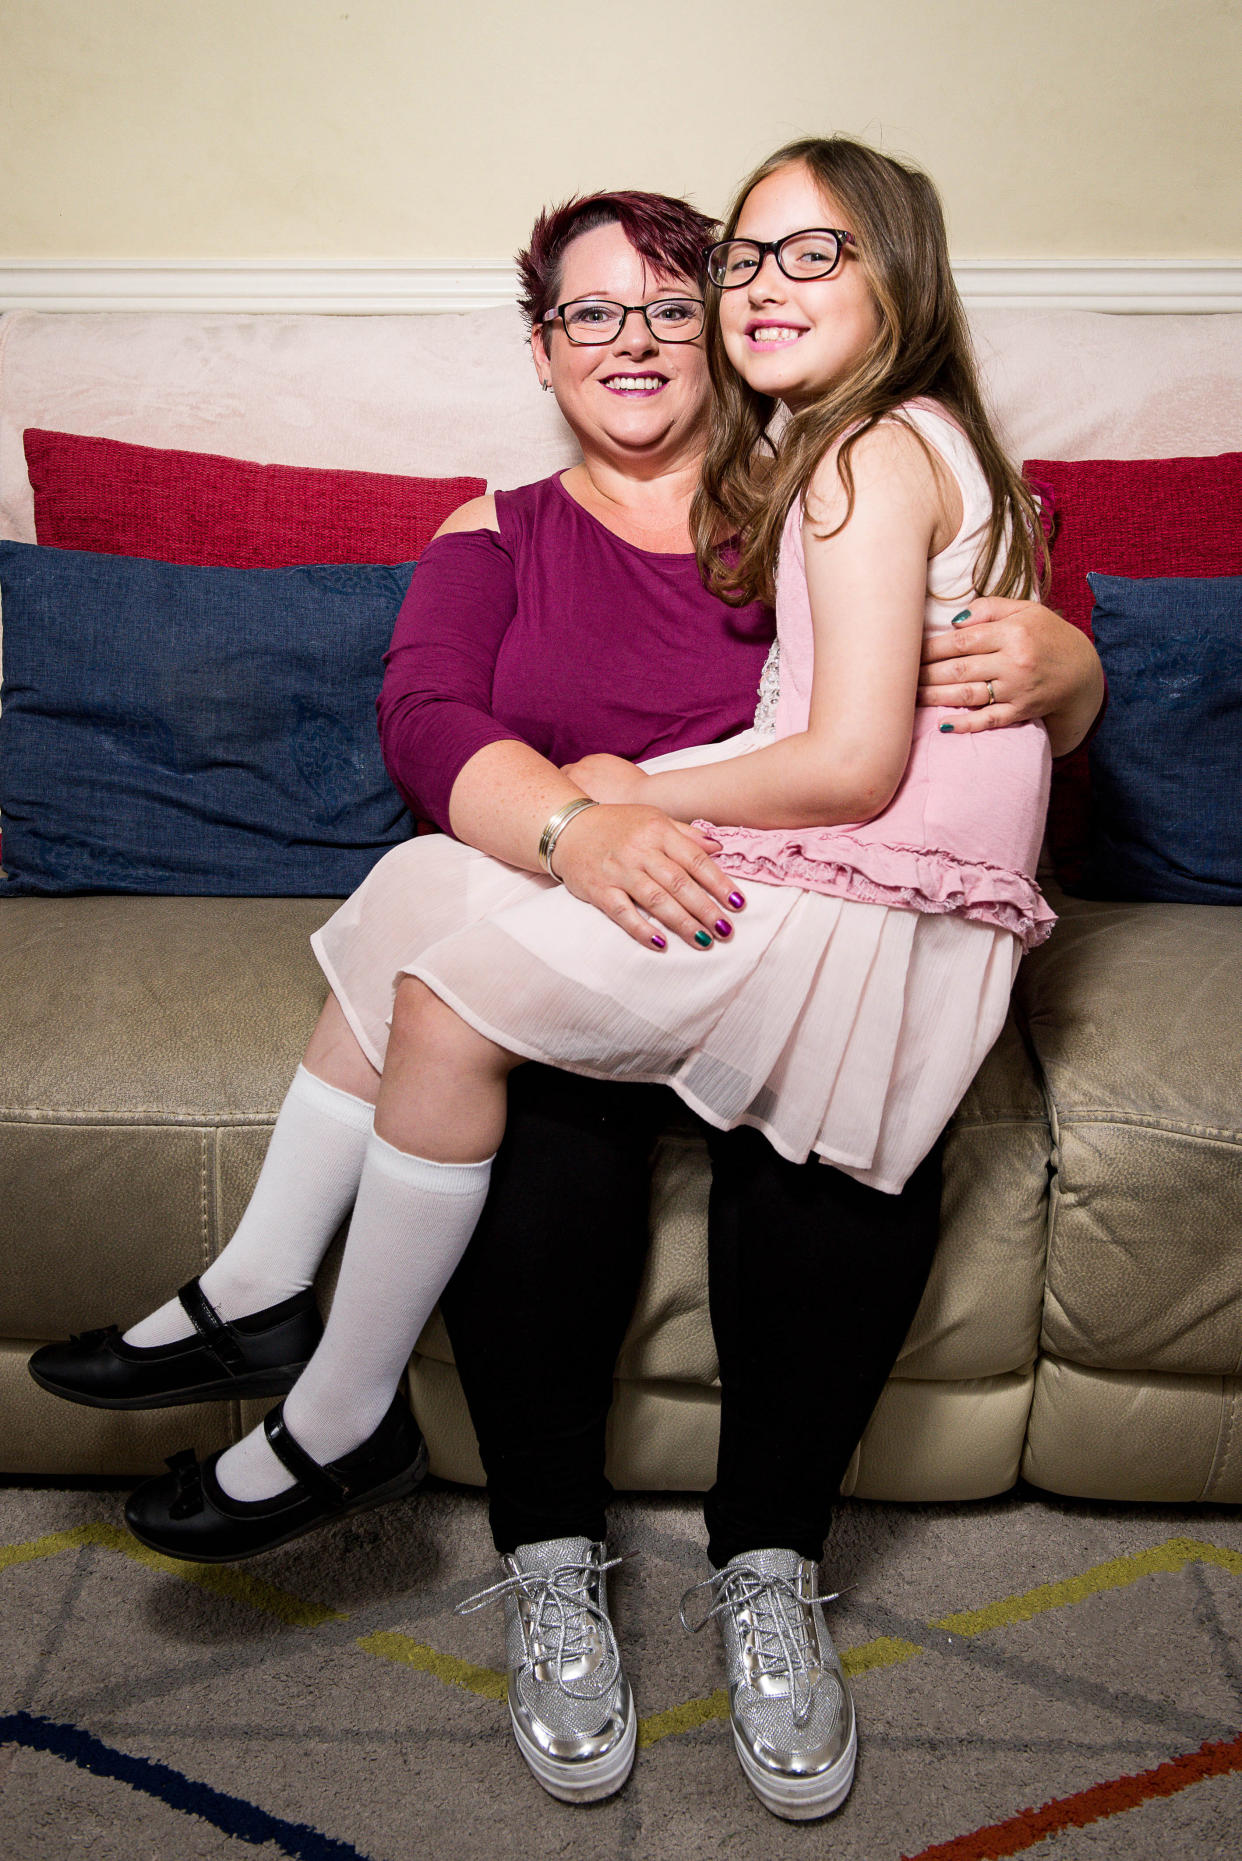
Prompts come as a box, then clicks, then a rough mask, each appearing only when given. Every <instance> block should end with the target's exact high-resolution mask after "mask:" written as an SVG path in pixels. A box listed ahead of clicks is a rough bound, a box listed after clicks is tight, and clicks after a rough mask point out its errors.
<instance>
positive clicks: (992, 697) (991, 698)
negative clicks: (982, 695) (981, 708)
mask: <svg viewBox="0 0 1242 1861" xmlns="http://www.w3.org/2000/svg"><path fill="white" fill-rule="evenodd" d="M983 682H984V684H985V685H986V687H987V693H988V703H989V704H995V703H996V690H995V687H994V686H993V684H992V681H991V679H990V678H985V679H984V681H983Z"/></svg>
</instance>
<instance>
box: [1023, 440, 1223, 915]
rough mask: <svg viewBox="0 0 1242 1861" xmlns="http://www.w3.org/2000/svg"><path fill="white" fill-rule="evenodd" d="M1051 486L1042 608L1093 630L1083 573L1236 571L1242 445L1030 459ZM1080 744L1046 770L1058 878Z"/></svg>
mask: <svg viewBox="0 0 1242 1861" xmlns="http://www.w3.org/2000/svg"><path fill="white" fill-rule="evenodd" d="M1022 470H1023V473H1024V475H1025V476H1026V478H1027V479H1028V480H1029V481H1031V482H1033V483H1038V484H1039V485H1040V486H1047V487H1049V488H1050V489H1051V491H1052V494H1053V501H1054V504H1055V510H1056V518H1055V528H1054V530H1053V537H1052V580H1051V583H1050V585H1049V589H1048V593H1047V595H1046V596H1045V597H1044V598H1045V600H1046V601H1047V603H1048V606H1049V607H1052V608H1055V609H1056V610H1057V612H1058V613H1060V614H1064V616H1065V618H1066V620H1068V621H1072V622H1073V624H1074V626H1076V627H1080V628H1081V629H1082V631H1083V632H1084V633H1085V634H1086V635H1087V637H1088V639H1089V638H1090V637H1091V608H1092V599H1091V590H1090V588H1089V586H1088V585H1087V575H1088V572H1093V573H1098V574H1101V575H1123V576H1128V577H1137V576H1148V575H1159V576H1196V575H1202V576H1216V575H1238V574H1242V452H1225V453H1219V454H1217V455H1216V456H1215V457H1213V458H1205V459H1068V460H1066V459H1028V460H1027V462H1026V464H1025V465H1024V466H1023V468H1022ZM1090 798H1091V791H1090V780H1089V772H1088V764H1087V754H1086V751H1085V749H1083V750H1079V751H1076V752H1075V754H1074V755H1073V756H1071V757H1067V758H1066V760H1065V761H1064V762H1063V763H1059V764H1058V765H1057V767H1056V769H1055V770H1054V772H1053V780H1052V802H1051V806H1050V808H1049V813H1048V834H1049V840H1050V843H1051V847H1052V855H1053V860H1054V862H1055V864H1056V868H1057V872H1058V875H1059V876H1060V878H1061V880H1062V883H1063V884H1065V885H1066V886H1067V887H1068V888H1071V889H1072V887H1073V886H1074V885H1075V884H1076V883H1077V881H1078V880H1079V878H1080V877H1081V876H1082V870H1083V866H1084V864H1085V861H1086V856H1087V848H1088V843H1089V837H1090Z"/></svg>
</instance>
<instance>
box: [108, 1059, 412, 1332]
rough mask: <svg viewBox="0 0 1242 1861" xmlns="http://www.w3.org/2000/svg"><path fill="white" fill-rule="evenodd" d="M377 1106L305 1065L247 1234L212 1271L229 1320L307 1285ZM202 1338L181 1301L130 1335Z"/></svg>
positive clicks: (283, 1114) (345, 1198)
mask: <svg viewBox="0 0 1242 1861" xmlns="http://www.w3.org/2000/svg"><path fill="white" fill-rule="evenodd" d="M374 1116H375V1112H374V1107H373V1106H371V1105H368V1104H367V1102H366V1100H365V1099H360V1098H355V1097H354V1096H353V1094H352V1093H350V1092H342V1091H341V1090H340V1088H339V1087H338V1086H330V1085H329V1084H328V1083H327V1081H326V1080H324V1079H319V1078H317V1077H316V1075H315V1074H314V1073H308V1072H307V1070H306V1068H305V1067H304V1066H299V1067H298V1070H297V1072H296V1074H295V1075H294V1080H293V1084H292V1085H291V1086H290V1087H289V1090H288V1092H287V1093H286V1094H285V1100H284V1103H283V1105H282V1106H281V1108H280V1114H279V1116H278V1117H277V1119H276V1127H275V1129H274V1130H273V1132H272V1141H271V1143H270V1144H269V1145H268V1149H267V1155H266V1157H265V1158H264V1159H263V1168H262V1169H261V1170H260V1172H259V1180H258V1182H257V1183H256V1184H255V1188H254V1194H253V1195H252V1196H251V1198H250V1201H249V1203H248V1204H247V1206H246V1211H245V1213H244V1214H243V1216H242V1218H241V1220H240V1222H239V1223H238V1224H237V1231H236V1233H235V1234H234V1235H233V1238H232V1240H231V1241H230V1242H229V1244H228V1246H227V1247H225V1248H224V1249H222V1251H221V1253H220V1257H219V1259H218V1260H213V1262H212V1264H211V1265H210V1266H209V1267H208V1268H207V1270H206V1272H205V1273H203V1275H202V1279H201V1284H202V1288H203V1291H204V1292H205V1293H206V1294H207V1297H208V1298H209V1299H210V1300H211V1303H212V1304H213V1305H214V1306H215V1308H216V1310H217V1311H218V1312H219V1314H220V1316H221V1317H222V1318H244V1317H245V1316H246V1315H247V1314H248V1313H250V1312H261V1311H263V1310H264V1308H265V1307H266V1306H269V1305H276V1304H278V1303H279V1301H280V1300H282V1299H290V1298H292V1297H293V1295H294V1293H296V1292H303V1291H304V1290H305V1289H306V1287H307V1286H309V1285H310V1283H311V1281H312V1280H313V1279H314V1277H315V1272H316V1270H317V1268H318V1266H319V1263H320V1261H321V1260H322V1259H323V1257H324V1254H325V1253H326V1252H327V1249H328V1243H329V1242H330V1241H331V1239H332V1236H333V1235H334V1234H335V1233H336V1231H337V1229H338V1228H339V1227H340V1225H341V1223H342V1221H343V1220H344V1219H345V1216H346V1215H347V1214H348V1212H349V1206H350V1203H351V1202H352V1201H353V1199H354V1197H355V1195H356V1194H357V1193H358V1181H359V1178H360V1177H361V1175H362V1161H363V1158H364V1157H365V1155H366V1147H367V1139H368V1138H369V1137H370V1135H371V1125H372V1121H373V1119H374ZM193 1335H194V1327H193V1325H191V1323H190V1321H189V1319H188V1318H187V1317H186V1315H185V1312H184V1311H183V1309H182V1307H181V1303H180V1301H179V1300H177V1299H170V1300H169V1301H168V1303H167V1304H166V1305H161V1306H160V1308H159V1310H158V1311H155V1312H152V1313H151V1314H150V1315H149V1317H147V1318H143V1319H140V1320H139V1322H138V1323H137V1324H136V1325H133V1326H131V1328H130V1329H129V1330H128V1331H127V1332H126V1333H125V1341H126V1343H127V1344H137V1345H141V1346H144V1347H148V1346H151V1345H155V1344H173V1343H175V1342H176V1341H177V1340H178V1339H179V1338H189V1337H193Z"/></svg>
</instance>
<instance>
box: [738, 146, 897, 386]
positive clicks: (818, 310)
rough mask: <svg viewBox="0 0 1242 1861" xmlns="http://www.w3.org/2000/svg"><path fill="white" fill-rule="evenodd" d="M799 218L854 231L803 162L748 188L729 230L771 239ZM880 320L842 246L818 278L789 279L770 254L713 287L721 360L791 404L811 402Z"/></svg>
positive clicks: (867, 342) (855, 357) (851, 362)
mask: <svg viewBox="0 0 1242 1861" xmlns="http://www.w3.org/2000/svg"><path fill="white" fill-rule="evenodd" d="M807 226H839V227H842V228H844V229H846V230H852V228H851V227H850V221H849V217H848V216H847V215H846V213H845V211H844V209H843V208H842V207H841V206H840V205H839V204H838V203H837V202H836V201H835V200H834V199H833V198H832V197H831V195H829V194H826V193H825V192H824V191H823V190H822V189H821V188H820V187H819V185H818V183H817V182H816V181H815V179H814V177H813V176H812V175H811V173H810V171H809V169H807V168H804V167H803V166H802V164H801V163H795V164H793V165H791V166H790V167H788V168H779V169H778V170H777V171H776V173H775V174H770V175H768V176H766V178H765V179H764V180H762V181H760V182H759V183H758V185H757V186H755V187H753V188H752V189H751V191H750V193H749V194H748V195H747V197H746V202H745V205H744V206H743V208H742V212H741V216H740V218H739V220H738V223H737V227H736V229H735V233H736V237H737V238H739V239H758V240H763V241H771V240H777V239H782V238H784V237H785V236H786V235H787V234H789V233H794V232H798V231H800V230H801V229H802V228H803V227H807ZM879 327H880V316H879V312H878V310H877V309H876V305H875V300H874V298H873V297H872V294H871V287H870V285H869V284H868V282H867V276H866V272H865V271H864V269H863V267H862V266H861V265H860V264H859V263H858V257H857V252H856V249H855V248H854V247H853V246H847V247H846V248H845V250H844V251H843V252H842V254H841V258H840V261H839V263H838V265H837V267H836V269H835V271H833V272H831V273H830V274H829V275H828V276H827V277H826V278H811V279H797V280H795V279H793V278H787V277H786V276H785V274H784V272H782V271H781V269H780V267H779V266H778V265H777V263H776V259H775V256H774V254H772V253H771V252H768V253H765V255H764V259H763V263H762V264H761V265H760V267H759V269H758V271H757V272H756V273H755V275H754V277H753V278H751V280H750V281H749V283H747V284H744V285H740V286H739V287H738V288H737V289H735V290H724V291H721V293H720V331H721V335H722V336H723V338H724V345H725V350H726V352H727V354H728V357H729V360H730V361H731V362H732V364H733V366H734V368H736V369H737V371H738V373H739V374H740V375H741V376H742V378H743V379H744V380H745V381H747V382H748V383H749V384H750V386H751V387H752V388H755V389H757V390H758V392H759V393H760V394H770V395H772V396H773V397H774V398H775V399H777V400H781V401H784V402H785V404H786V406H788V407H791V408H794V409H797V408H799V407H801V406H804V405H806V404H807V403H808V402H809V401H813V400H816V399H817V398H818V397H819V396H820V395H821V394H823V393H824V391H825V390H826V389H827V388H829V387H831V386H832V384H833V383H834V382H836V381H839V380H840V379H841V378H842V377H843V376H844V375H847V374H848V373H849V371H850V370H851V369H852V368H853V367H854V366H855V365H856V363H858V362H859V361H860V360H861V358H862V357H863V356H864V355H865V354H866V352H867V350H868V349H869V348H870V346H871V344H872V343H873V342H874V340H875V337H876V335H877V333H878V331H879Z"/></svg>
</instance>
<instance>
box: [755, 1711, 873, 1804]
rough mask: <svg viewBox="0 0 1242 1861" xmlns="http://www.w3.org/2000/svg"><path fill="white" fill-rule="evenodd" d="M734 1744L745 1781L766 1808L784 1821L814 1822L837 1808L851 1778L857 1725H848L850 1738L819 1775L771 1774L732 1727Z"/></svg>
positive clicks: (856, 1748)
mask: <svg viewBox="0 0 1242 1861" xmlns="http://www.w3.org/2000/svg"><path fill="white" fill-rule="evenodd" d="M733 1747H734V1750H735V1751H736V1752H737V1756H738V1762H739V1763H740V1765H741V1767H742V1771H743V1773H744V1775H745V1778H746V1781H747V1783H748V1784H749V1785H750V1787H751V1789H752V1790H753V1791H754V1793H755V1795H756V1796H757V1797H758V1798H759V1801H760V1802H761V1803H762V1804H763V1807H764V1808H765V1809H770V1810H771V1812H772V1814H773V1815H774V1816H780V1817H782V1818H783V1819H784V1821H786V1822H816V1821H818V1820H819V1818H820V1817H821V1816H830V1815H831V1814H832V1812H833V1810H834V1809H840V1807H841V1805H842V1803H844V1801H845V1799H846V1797H847V1796H848V1795H849V1793H850V1786H851V1785H852V1784H853V1782H854V1765H855V1763H856V1761H857V1758H858V1727H857V1725H854V1726H851V1728H850V1742H849V1744H848V1745H847V1746H846V1748H845V1750H844V1751H843V1752H842V1753H841V1756H840V1757H839V1758H838V1759H837V1761H836V1763H835V1764H834V1765H833V1766H832V1769H831V1770H827V1771H825V1772H824V1773H823V1775H822V1776H819V1777H774V1776H773V1775H772V1773H771V1771H767V1770H764V1769H763V1768H762V1766H761V1765H759V1764H756V1762H755V1760H754V1758H752V1757H751V1755H750V1753H749V1751H747V1750H746V1747H745V1744H744V1741H743V1740H742V1739H740V1738H739V1737H738V1734H737V1730H736V1728H734V1729H733Z"/></svg>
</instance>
